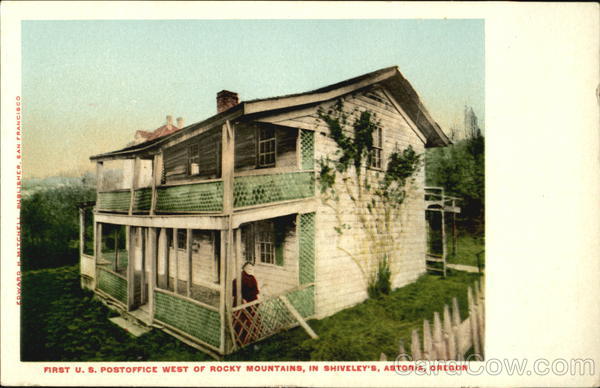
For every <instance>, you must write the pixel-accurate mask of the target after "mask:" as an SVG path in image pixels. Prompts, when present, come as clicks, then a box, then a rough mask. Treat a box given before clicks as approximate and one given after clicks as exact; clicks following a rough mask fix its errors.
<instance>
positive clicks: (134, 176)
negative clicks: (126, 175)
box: [129, 157, 140, 215]
mask: <svg viewBox="0 0 600 388" xmlns="http://www.w3.org/2000/svg"><path fill="white" fill-rule="evenodd" d="M139 165H140V158H139V157H136V158H135V159H133V167H132V172H131V188H130V189H129V192H130V196H129V215H132V214H133V205H134V203H135V188H136V186H137V172H138V169H139Z"/></svg>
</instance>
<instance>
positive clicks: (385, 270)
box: [368, 256, 392, 298]
mask: <svg viewBox="0 0 600 388" xmlns="http://www.w3.org/2000/svg"><path fill="white" fill-rule="evenodd" d="M391 278H392V272H391V271H390V265H389V263H388V259H387V256H384V257H383V259H381V260H379V263H378V265H377V272H376V273H375V276H374V277H373V278H372V279H371V281H370V282H369V286H368V292H369V297H370V298H378V297H380V296H382V295H388V294H389V293H390V292H391V291H392V281H391Z"/></svg>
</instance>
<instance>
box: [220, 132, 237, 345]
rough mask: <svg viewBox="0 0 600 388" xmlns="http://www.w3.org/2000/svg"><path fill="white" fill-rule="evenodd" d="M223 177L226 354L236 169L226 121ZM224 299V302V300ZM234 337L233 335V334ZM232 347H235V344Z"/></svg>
mask: <svg viewBox="0 0 600 388" xmlns="http://www.w3.org/2000/svg"><path fill="white" fill-rule="evenodd" d="M221 135H222V138H221V177H222V179H223V213H224V214H226V215H227V216H228V217H227V218H228V220H227V221H228V222H227V230H226V231H222V232H221V273H222V283H221V291H222V293H221V308H222V311H223V313H222V314H223V319H222V325H221V329H222V330H221V339H222V341H221V347H222V349H223V351H224V352H225V353H227V352H228V351H229V349H228V348H227V347H226V346H225V339H226V338H227V335H226V331H229V330H230V328H231V327H232V322H231V318H232V317H231V314H232V307H231V304H232V299H233V293H232V275H233V273H234V271H233V269H234V267H235V258H234V255H233V229H232V225H231V222H232V216H233V183H234V168H235V134H234V129H233V127H232V125H231V123H230V122H229V121H225V123H224V124H223V128H222V132H221ZM223 299H224V300H223ZM231 334H232V335H233V333H231ZM232 346H235V344H233V345H232Z"/></svg>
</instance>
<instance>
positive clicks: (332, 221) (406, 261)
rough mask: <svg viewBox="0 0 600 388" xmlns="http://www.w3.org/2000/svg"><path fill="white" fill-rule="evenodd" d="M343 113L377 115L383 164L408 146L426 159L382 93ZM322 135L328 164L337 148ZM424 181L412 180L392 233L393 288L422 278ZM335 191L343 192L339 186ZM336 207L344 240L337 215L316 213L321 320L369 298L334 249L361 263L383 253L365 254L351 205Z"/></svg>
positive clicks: (351, 265)
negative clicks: (394, 240)
mask: <svg viewBox="0 0 600 388" xmlns="http://www.w3.org/2000/svg"><path fill="white" fill-rule="evenodd" d="M365 93H373V96H375V97H376V98H370V97H368V96H366V95H365ZM344 108H345V110H346V111H347V112H349V113H350V112H353V111H354V115H359V114H360V112H361V111H365V110H369V111H371V112H374V113H375V114H376V118H377V119H379V120H380V122H381V126H382V128H383V137H384V139H383V140H384V147H383V161H384V163H385V161H386V160H387V157H388V156H389V154H390V152H392V151H393V150H394V149H395V148H396V147H398V149H399V150H402V149H404V148H406V147H407V146H409V145H411V146H412V147H413V148H414V149H415V151H416V152H417V153H420V154H422V153H424V151H425V148H424V142H423V140H422V138H421V137H420V136H419V135H418V134H417V133H416V132H415V131H414V130H413V129H412V127H411V125H412V124H411V123H409V122H408V121H407V120H406V119H405V118H404V117H403V115H402V114H401V112H399V111H398V110H397V109H396V108H395V107H394V104H393V103H392V102H391V101H389V99H388V97H387V96H386V94H385V93H384V92H383V91H380V90H374V91H367V92H361V93H356V94H355V95H353V96H348V97H347V98H346V99H345V101H344ZM316 117H317V108H315V110H314V113H313V114H312V115H308V116H304V117H302V118H301V119H302V121H303V122H309V121H310V120H311V118H312V119H314V118H316ZM288 120H289V119H288ZM351 121H352V118H350V122H351ZM321 129H322V130H321V132H322V133H319V134H317V135H316V138H315V159H319V158H320V157H322V156H329V157H330V158H331V157H332V156H333V155H334V153H335V151H336V149H337V144H336V143H335V142H334V140H333V139H331V138H330V137H328V136H327V133H328V132H329V131H328V128H325V129H323V127H321ZM424 180H425V174H424V172H423V171H422V170H421V171H420V172H419V173H418V174H416V176H415V186H414V190H412V191H411V192H410V193H409V196H408V198H407V199H406V200H405V202H404V204H403V210H402V216H401V217H402V219H401V220H398V223H397V225H396V227H395V228H393V230H392V231H391V233H393V234H394V236H395V238H397V240H398V241H399V244H398V245H399V246H400V251H399V252H398V255H397V256H396V259H395V260H394V261H392V262H391V263H390V268H391V271H392V286H393V287H394V288H395V287H400V286H402V285H405V284H407V283H410V282H412V281H414V280H416V279H417V277H418V276H419V275H421V274H422V273H424V272H425V244H426V240H425V238H426V234H425V218H424V208H425V204H424V192H423V186H424ZM338 185H339V182H338ZM338 189H339V191H343V189H342V188H341V186H339V187H338ZM366 200H369V199H366ZM339 206H340V208H341V209H343V212H342V216H341V217H342V223H344V224H347V225H349V226H350V229H347V230H344V232H343V234H342V235H339V234H338V233H337V232H336V231H335V229H334V228H335V227H339V225H338V220H337V219H336V216H335V212H334V211H333V210H332V209H331V208H329V207H327V206H324V205H321V206H319V208H318V210H317V218H316V219H317V228H316V254H317V258H318V259H317V262H316V281H317V285H316V287H317V289H316V295H317V297H316V308H317V314H318V316H319V317H325V316H328V315H331V314H333V313H335V312H337V311H339V310H341V309H344V308H347V307H350V306H352V305H355V304H357V303H360V302H362V301H363V300H364V299H366V298H367V283H368V279H365V278H364V276H363V275H362V273H361V271H360V269H359V267H358V266H357V264H356V263H355V262H354V261H353V259H352V258H351V257H350V256H349V255H347V254H346V253H344V252H343V251H342V250H340V249H338V248H337V247H338V246H341V247H344V249H347V250H349V251H351V252H353V253H354V256H355V257H357V258H359V259H365V258H366V257H369V256H371V257H372V256H373V255H378V254H379V255H380V254H382V253H383V252H379V253H377V252H368V251H367V250H366V249H365V247H364V244H362V243H361V241H364V238H365V236H364V232H363V231H362V226H361V223H360V222H359V221H358V219H357V215H356V211H355V210H356V208H355V205H354V204H353V202H352V201H351V200H350V199H349V198H346V197H342V198H341V199H340V204H339ZM374 263H375V262H374V261H373V264H374ZM373 269H374V268H373Z"/></svg>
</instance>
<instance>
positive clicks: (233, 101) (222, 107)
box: [217, 90, 239, 113]
mask: <svg viewBox="0 0 600 388" xmlns="http://www.w3.org/2000/svg"><path fill="white" fill-rule="evenodd" d="M238 102H239V100H238V94H237V93H234V92H230V91H229V90H221V91H220V92H219V93H217V113H221V112H225V111H226V110H227V109H229V108H231V107H233V106H236V105H237V104H238Z"/></svg>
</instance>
